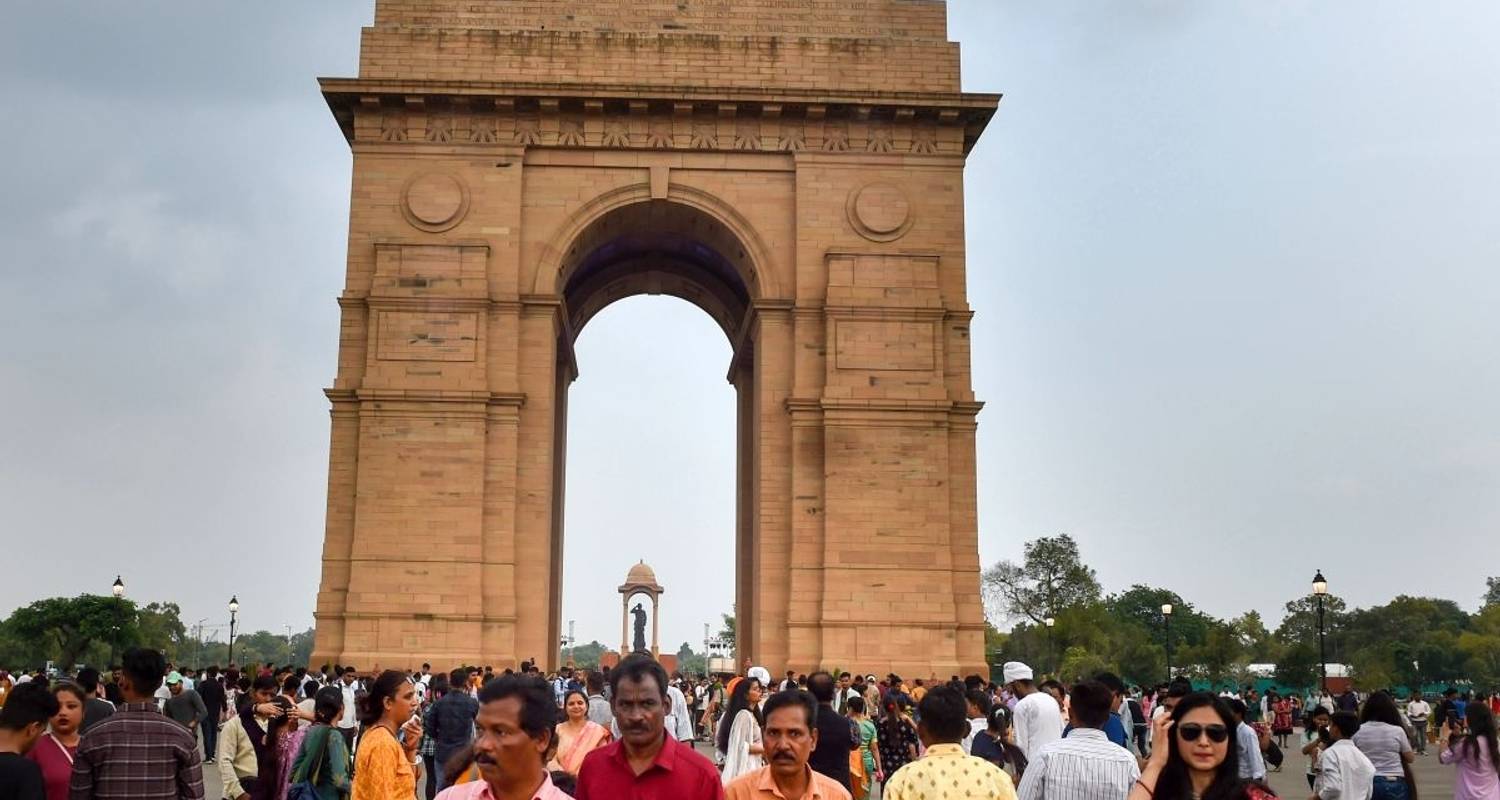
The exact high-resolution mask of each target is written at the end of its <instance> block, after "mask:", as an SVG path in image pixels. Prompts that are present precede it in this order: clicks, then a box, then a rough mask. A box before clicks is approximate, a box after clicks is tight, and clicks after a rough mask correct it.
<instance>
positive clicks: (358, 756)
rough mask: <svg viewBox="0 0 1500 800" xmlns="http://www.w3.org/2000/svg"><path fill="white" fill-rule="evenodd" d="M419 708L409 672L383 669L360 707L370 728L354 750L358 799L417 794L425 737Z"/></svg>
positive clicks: (394, 799) (402, 798) (411, 799)
mask: <svg viewBox="0 0 1500 800" xmlns="http://www.w3.org/2000/svg"><path fill="white" fill-rule="evenodd" d="M416 711H417V693H416V690H415V689H413V688H412V685H411V681H408V680H407V679H406V675H404V674H402V673H400V672H397V671H396V670H393V669H391V670H386V671H385V672H382V673H380V677H379V678H376V679H375V683H374V685H373V686H371V687H370V693H369V695H367V696H366V697H365V699H364V705H363V706H362V707H361V708H360V714H359V721H360V723H361V724H362V725H364V726H365V730H364V733H363V734H361V735H360V737H359V746H358V747H357V748H356V749H355V754H354V790H353V793H352V795H351V797H352V798H353V800H416V797H417V779H416V772H415V766H416V762H417V745H419V744H420V743H421V741H422V719H421V717H419V716H417V715H416ZM401 734H405V737H406V740H405V741H404V742H403V741H401V740H400V739H399V738H398V737H399V736H400V735H401Z"/></svg>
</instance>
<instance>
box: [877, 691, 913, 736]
mask: <svg viewBox="0 0 1500 800" xmlns="http://www.w3.org/2000/svg"><path fill="white" fill-rule="evenodd" d="M884 708H885V717H884V718H882V719H881V720H880V738H881V739H882V740H883V741H887V742H895V743H896V744H897V745H899V744H900V743H901V728H902V727H903V726H905V725H910V724H911V723H909V722H907V721H906V720H905V719H904V718H902V716H901V715H902V714H903V713H905V712H906V701H905V700H902V699H900V698H899V697H898V696H897V695H896V693H895V692H892V693H890V694H889V695H886V700H885V704H884Z"/></svg>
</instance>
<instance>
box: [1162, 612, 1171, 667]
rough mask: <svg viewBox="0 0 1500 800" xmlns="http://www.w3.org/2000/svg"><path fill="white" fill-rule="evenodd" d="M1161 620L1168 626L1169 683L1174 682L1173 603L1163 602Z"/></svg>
mask: <svg viewBox="0 0 1500 800" xmlns="http://www.w3.org/2000/svg"><path fill="white" fill-rule="evenodd" d="M1161 621H1162V624H1163V625H1164V626H1166V629H1167V630H1166V637H1167V683H1171V682H1172V604H1171V603H1162V604H1161Z"/></svg>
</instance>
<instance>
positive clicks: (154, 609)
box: [136, 603, 188, 663]
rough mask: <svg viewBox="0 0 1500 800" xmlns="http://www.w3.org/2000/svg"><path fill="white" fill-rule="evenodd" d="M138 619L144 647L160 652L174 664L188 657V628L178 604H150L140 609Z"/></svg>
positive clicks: (141, 641)
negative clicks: (183, 622)
mask: <svg viewBox="0 0 1500 800" xmlns="http://www.w3.org/2000/svg"><path fill="white" fill-rule="evenodd" d="M136 619H137V626H138V628H139V629H140V643H141V644H142V645H143V646H145V647H150V648H154V649H156V650H160V651H161V652H162V655H165V656H166V657H167V660H168V661H172V662H178V660H179V659H180V658H182V657H183V656H185V655H187V653H186V652H185V650H186V648H185V645H186V644H187V641H188V637H187V627H186V626H184V625H183V624H182V611H181V610H180V609H179V608H178V607H177V604H176V603H148V604H146V605H145V606H142V607H141V608H140V609H139V611H138V612H137V616H136ZM179 663H180V662H179Z"/></svg>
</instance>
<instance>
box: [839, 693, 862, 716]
mask: <svg viewBox="0 0 1500 800" xmlns="http://www.w3.org/2000/svg"><path fill="white" fill-rule="evenodd" d="M844 710H846V711H852V712H854V713H856V714H863V713H865V699H864V698H863V697H851V698H849V699H848V701H846V702H845V703H844Z"/></svg>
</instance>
